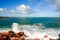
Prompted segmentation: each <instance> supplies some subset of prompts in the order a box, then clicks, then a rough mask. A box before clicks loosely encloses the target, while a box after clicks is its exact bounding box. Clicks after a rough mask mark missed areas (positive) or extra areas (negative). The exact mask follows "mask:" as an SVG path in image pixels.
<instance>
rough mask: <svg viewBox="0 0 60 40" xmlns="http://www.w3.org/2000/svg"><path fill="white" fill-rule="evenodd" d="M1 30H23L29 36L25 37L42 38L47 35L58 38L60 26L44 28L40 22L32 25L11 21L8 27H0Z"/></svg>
mask: <svg viewBox="0 0 60 40" xmlns="http://www.w3.org/2000/svg"><path fill="white" fill-rule="evenodd" d="M0 30H1V31H8V30H12V31H14V32H20V31H21V32H25V34H27V35H28V36H29V37H27V38H42V37H43V36H44V35H48V36H49V37H50V38H58V34H59V33H60V32H59V31H60V28H59V29H55V28H45V26H44V25H43V24H42V23H38V24H34V25H20V24H18V23H13V24H12V28H10V29H0Z"/></svg>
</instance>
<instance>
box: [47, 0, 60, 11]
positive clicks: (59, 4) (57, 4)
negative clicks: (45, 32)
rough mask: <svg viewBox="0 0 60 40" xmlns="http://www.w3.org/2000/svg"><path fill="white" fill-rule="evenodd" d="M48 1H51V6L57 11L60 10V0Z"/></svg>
mask: <svg viewBox="0 0 60 40" xmlns="http://www.w3.org/2000/svg"><path fill="white" fill-rule="evenodd" d="M47 2H50V3H51V6H52V7H53V8H54V9H55V11H60V0H48V1H47Z"/></svg>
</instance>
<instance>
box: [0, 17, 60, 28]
mask: <svg viewBox="0 0 60 40" xmlns="http://www.w3.org/2000/svg"><path fill="white" fill-rule="evenodd" d="M13 23H18V24H20V25H33V24H36V25H37V24H38V23H42V24H43V25H44V26H45V27H46V28H60V18H49V17H48V18H36V17H32V18H19V17H18V18H7V19H2V20H1V19H0V28H3V27H4V28H7V27H8V28H10V27H11V25H12V24H13Z"/></svg>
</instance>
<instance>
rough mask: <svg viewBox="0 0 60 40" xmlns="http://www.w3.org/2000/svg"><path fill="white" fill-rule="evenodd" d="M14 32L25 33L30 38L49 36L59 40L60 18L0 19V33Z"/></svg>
mask: <svg viewBox="0 0 60 40" xmlns="http://www.w3.org/2000/svg"><path fill="white" fill-rule="evenodd" d="M9 30H12V31H14V32H25V34H27V35H28V36H29V37H28V38H42V37H43V36H44V35H48V36H49V37H51V38H58V34H60V18H58V17H9V18H5V19H0V32H5V31H9Z"/></svg>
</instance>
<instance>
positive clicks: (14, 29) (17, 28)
mask: <svg viewBox="0 0 60 40" xmlns="http://www.w3.org/2000/svg"><path fill="white" fill-rule="evenodd" d="M12 31H14V32H19V24H18V23H13V24H12Z"/></svg>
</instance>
